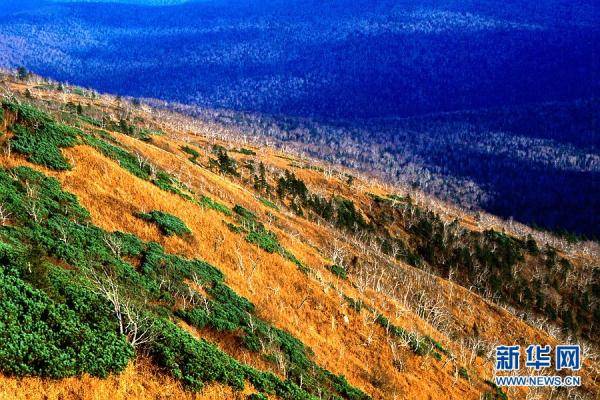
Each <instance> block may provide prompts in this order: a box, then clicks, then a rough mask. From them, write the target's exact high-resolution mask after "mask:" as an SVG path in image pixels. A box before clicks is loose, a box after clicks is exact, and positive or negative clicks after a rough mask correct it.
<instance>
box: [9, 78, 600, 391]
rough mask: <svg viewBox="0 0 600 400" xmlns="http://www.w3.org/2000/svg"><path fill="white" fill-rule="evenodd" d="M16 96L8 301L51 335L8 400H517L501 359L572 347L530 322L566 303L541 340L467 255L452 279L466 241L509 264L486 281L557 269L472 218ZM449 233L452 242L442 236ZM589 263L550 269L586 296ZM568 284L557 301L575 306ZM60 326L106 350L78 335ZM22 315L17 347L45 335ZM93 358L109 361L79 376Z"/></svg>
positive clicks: (191, 133) (147, 114) (89, 100)
mask: <svg viewBox="0 0 600 400" xmlns="http://www.w3.org/2000/svg"><path fill="white" fill-rule="evenodd" d="M4 80H5V81H4V83H3V85H4V87H5V88H6V93H7V94H6V96H5V98H4V99H3V104H2V109H3V118H2V123H1V124H0V126H2V129H3V132H4V135H3V136H2V138H1V140H2V146H3V148H4V151H3V152H2V156H1V159H2V167H3V169H2V174H0V175H2V176H0V178H2V183H3V189H2V216H3V218H2V220H3V223H2V227H1V230H0V238H1V241H2V243H3V246H4V247H3V248H2V257H3V258H2V259H3V265H4V264H6V267H3V268H4V270H3V271H2V274H3V275H2V279H3V281H2V284H3V285H4V286H2V290H4V292H3V293H9V289H10V290H11V292H10V293H14V294H15V296H17V295H18V296H20V297H16V300H14V303H15V304H14V305H13V304H12V303H11V305H10V306H11V307H13V308H16V309H18V310H20V312H21V314H22V315H25V316H28V315H32V316H36V317H37V318H39V319H40V321H41V323H40V324H41V325H42V326H40V324H37V325H35V326H33V327H31V330H32V331H34V332H36V335H37V336H36V337H35V340H39V342H36V341H33V344H34V345H33V346H30V347H29V348H27V346H25V348H16V349H15V348H14V347H10V346H8V345H5V348H2V347H1V346H2V345H0V356H1V357H3V358H2V361H3V362H2V363H1V365H2V366H3V367H2V368H3V372H4V375H3V377H2V378H1V379H0V393H2V394H3V395H4V396H5V397H6V398H13V397H15V396H22V397H23V398H30V397H35V396H40V398H43V397H44V396H47V397H49V398H81V397H83V398H93V397H96V398H148V397H156V398H159V397H168V396H172V397H173V398H180V397H184V396H188V397H195V398H241V399H243V398H246V396H253V397H250V398H254V399H260V398H263V397H260V396H266V397H268V398H290V399H295V398H331V399H333V398H344V399H366V398H369V397H371V398H381V399H392V398H398V399H403V398H407V399H408V398H410V399H420V398H422V399H428V398H434V399H437V398H456V399H463V398H472V399H478V398H481V397H482V396H486V397H485V398H489V399H493V398H504V396H506V394H505V393H504V392H503V391H501V390H500V389H498V388H495V387H493V385H491V384H490V383H489V382H487V381H488V380H489V379H490V378H491V376H492V372H493V366H492V360H493V346H494V345H496V344H499V343H521V344H529V343H549V344H556V343H557V339H555V338H553V337H552V336H550V335H549V334H548V333H547V332H544V331H542V330H541V329H540V327H542V325H541V324H539V323H536V324H531V320H532V318H534V317H536V318H535V321H537V320H539V319H540V318H541V316H542V315H543V313H544V310H545V309H546V308H547V307H543V308H542V309H541V310H540V311H536V313H531V316H530V318H529V319H530V323H527V322H525V321H523V319H521V318H519V317H517V316H515V315H521V313H522V312H523V310H524V309H526V304H525V303H523V302H518V301H511V300H510V299H502V300H500V301H503V302H504V304H511V308H510V309H511V310H513V311H514V313H511V312H509V311H508V310H506V309H504V308H502V307H500V306H499V305H496V304H494V303H493V302H491V301H490V300H488V299H485V298H484V296H485V295H486V291H487V290H491V288H493V280H492V283H489V282H487V281H486V282H483V283H482V284H481V287H473V285H466V284H465V282H467V281H468V280H470V279H473V277H472V276H470V275H468V273H467V272H466V271H465V270H463V268H464V264H466V263H467V261H466V258H463V259H460V260H458V261H455V260H452V259H451V258H450V257H448V259H447V260H446V261H447V262H445V264H446V265H449V266H450V268H449V270H448V271H447V272H446V273H444V271H442V270H441V268H440V267H439V266H438V265H437V264H436V260H438V259H439V258H441V257H447V255H446V252H445V248H446V246H448V247H451V246H452V240H454V239H453V235H459V236H460V238H461V239H460V240H462V242H461V243H462V246H463V247H465V248H468V247H469V246H471V243H472V242H475V241H477V242H478V243H479V244H480V246H481V249H482V251H487V250H486V249H488V247H486V246H489V248H490V249H491V250H489V254H491V255H489V256H486V257H492V258H491V260H492V261H490V262H489V264H488V263H487V261H485V260H484V261H481V260H480V259H479V258H477V257H475V256H474V258H473V261H472V263H473V264H474V268H481V269H482V270H483V271H486V273H487V274H488V275H482V276H481V277H480V279H483V280H486V279H488V278H489V277H491V276H496V275H495V274H498V276H499V277H501V276H502V275H501V274H503V273H505V272H502V270H501V269H502V268H503V264H505V263H506V264H509V266H508V269H509V270H510V272H511V274H513V275H514V276H519V275H518V271H513V270H519V269H520V270H526V271H529V270H532V271H535V270H537V269H538V268H539V266H540V265H547V264H548V260H549V259H550V258H551V256H550V255H548V252H549V250H547V249H545V248H544V247H543V246H542V244H541V243H539V244H536V243H535V240H534V239H533V238H529V239H530V240H527V238H524V239H523V240H521V238H520V237H513V236H510V235H506V234H502V233H500V232H499V231H498V232H492V231H486V232H484V228H482V227H481V225H480V224H479V223H478V222H477V221H474V220H473V219H472V218H471V217H469V216H466V215H462V214H461V213H460V212H458V211H456V210H451V209H448V210H447V212H446V213H443V214H441V215H438V214H434V213H430V212H428V211H426V210H425V209H424V208H423V207H424V206H421V205H419V204H417V203H416V201H415V200H414V199H413V198H411V197H410V196H408V194H407V193H398V192H397V191H395V190H393V189H391V188H385V187H383V186H381V185H379V184H377V183H374V182H372V181H371V182H369V181H366V180H363V179H361V178H360V177H358V176H354V175H352V173H351V172H349V171H345V172H342V171H338V170H336V169H334V168H333V167H331V166H327V165H321V164H319V163H316V162H314V161H310V160H303V159H300V158H298V157H296V156H290V155H286V154H283V153H280V152H277V151H275V150H273V149H270V148H268V147H264V148H258V147H255V146H252V145H250V144H244V143H243V140H242V139H243V138H239V139H240V140H239V141H232V140H227V141H223V140H221V139H219V138H218V137H219V136H222V135H219V133H220V131H219V127H214V126H201V127H198V126H197V125H195V124H193V122H190V121H188V120H185V119H183V118H181V117H179V116H177V115H172V114H163V113H161V112H158V111H156V110H152V109H149V108H147V107H146V106H142V105H135V104H132V103H129V102H128V101H124V100H120V99H115V98H112V97H102V96H97V95H96V94H94V93H92V92H89V91H83V90H81V89H77V88H71V87H60V88H59V87H56V86H54V85H46V84H44V85H42V84H41V83H40V82H33V81H31V82H17V81H14V80H13V79H12V78H9V77H5V78H4ZM202 132H204V134H200V133H202ZM22 167H26V168H22ZM36 171H37V172H36ZM53 179H56V181H54V180H53ZM52 182H57V184H53V183H52ZM69 194H72V195H74V197H72V196H70V195H69ZM413 197H414V194H413ZM438 211H439V210H438ZM455 218H456V222H453V221H454V220H455ZM437 224H442V225H443V226H444V227H445V229H448V230H447V231H443V235H442V237H441V238H440V237H438V235H436V234H435V233H436V230H437V229H441V228H439V227H438V226H437ZM429 225H431V226H430V227H429V228H427V226H429ZM413 227H418V229H413ZM419 229H420V230H421V231H426V230H427V229H431V230H433V231H434V234H433V235H432V236H431V237H429V236H427V235H426V232H425V233H423V232H421V231H419ZM498 229H500V228H499V227H498ZM462 230H464V231H462ZM457 232H458V233H457ZM471 235H472V236H471ZM48 238H51V239H48ZM427 244H429V246H427ZM534 245H535V248H534ZM492 246H493V248H492ZM535 249H537V250H535ZM576 250H577V251H576ZM584 250H588V249H587V248H586V249H574V250H573V251H572V252H570V253H568V254H567V253H564V252H563V251H561V250H556V251H555V252H554V253H553V255H552V257H555V258H556V264H557V265H558V266H562V267H563V268H567V267H565V266H566V265H567V263H568V264H569V266H570V267H569V268H570V269H571V270H572V272H571V273H570V274H571V275H569V276H570V278H569V279H570V280H575V281H577V282H583V280H578V279H579V278H578V276H579V275H583V274H586V273H588V272H587V271H588V270H591V267H590V266H591V265H593V263H594V262H595V261H597V258H595V255H594V254H593V253H592V254H589V252H588V254H587V255H586V254H583V253H584ZM486 254H487V253H486ZM465 257H466V256H465ZM492 264H494V265H495V266H496V268H498V269H500V271H499V272H498V271H496V270H494V269H492ZM30 265H34V268H29V267H28V266H30ZM548 268H550V269H552V268H554V267H548ZM557 268H558V267H557ZM448 278H451V279H448ZM478 279H479V278H478ZM543 279H546V278H545V275H544V277H543ZM556 279H560V277H559V278H556ZM455 282H458V284H457V283H455ZM461 284H462V285H463V286H464V287H463V286H460V285H461ZM578 285H579V283H578ZM587 285H588V286H586V284H585V282H584V283H583V284H582V286H581V288H582V290H581V292H583V293H585V292H586V291H587V290H588V287H590V286H591V285H593V281H592V282H588V283H587ZM563 286H564V287H568V285H566V286H565V285H563ZM15 287H16V288H18V289H19V290H16V289H14V288H15ZM564 287H563V288H560V287H559V288H558V289H553V292H552V296H549V297H548V299H545V300H544V301H545V303H546V304H552V303H551V301H552V298H556V297H557V296H565V297H566V292H565V290H566V289H565V288H564ZM469 289H470V290H472V291H470V290H469ZM507 290H508V288H507V287H504V286H500V287H498V288H496V296H495V298H496V299H497V300H499V297H500V295H502V297H504V296H505V294H506V293H507ZM523 290H524V289H523ZM590 293H592V291H591V290H590ZM32 298H33V299H34V300H35V305H36V308H35V309H33V308H32V306H31V304H32V300H31V299H32ZM573 302H574V303H573V304H574V306H573V308H572V310H573V314H575V315H572V317H571V318H572V321H568V322H569V323H571V326H566V327H565V329H567V332H570V334H572V335H576V336H577V337H590V338H591V339H593V335H592V333H593V331H590V330H591V329H592V326H593V323H592V322H590V321H594V318H595V316H594V315H593V312H594V310H593V307H594V304H596V303H594V299H593V298H592V299H591V304H592V306H591V307H588V309H586V310H583V309H584V307H583V305H582V304H581V305H580V304H579V303H577V300H573ZM86 304H88V305H92V306H93V309H94V313H90V310H89V307H86V306H85V305H86ZM6 307H8V305H6ZM535 307H537V306H536V305H531V306H530V307H529V308H530V309H534V310H535V309H536V308H535ZM7 309H10V308H7ZM39 309H44V310H50V311H47V312H41V313H38V314H36V313H35V312H37V311H36V310H39ZM580 309H582V310H583V311H580ZM55 313H56V315H63V316H64V318H70V319H69V321H71V320H72V322H71V323H72V324H75V325H76V326H80V327H81V329H84V330H85V332H87V335H88V336H85V337H72V336H69V338H70V339H69V340H66V339H65V336H66V335H67V333H69V332H71V331H69V327H68V326H67V325H66V324H60V323H56V322H55V321H54V320H53V319H52V318H50V317H48V315H51V316H52V315H55ZM588 313H589V314H588ZM536 315H537V316H536ZM5 318H6V319H5V321H3V323H5V324H7V326H9V327H10V329H9V330H7V331H8V332H10V333H9V334H7V335H6V336H7V338H6V340H5V342H6V343H7V344H12V343H13V342H14V343H16V342H18V339H19V338H22V337H25V334H26V333H29V331H27V329H30V328H29V325H27V324H21V325H19V324H17V323H16V321H15V320H11V319H10V315H9V317H5ZM25 319H27V318H26V317H25ZM555 319H556V323H557V325H559V326H560V325H562V326H564V325H568V324H565V322H564V321H567V317H566V316H563V315H562V314H561V315H559V316H557V317H556V318H555ZM573 322H574V323H573ZM549 326H553V325H549ZM550 333H553V334H554V335H555V336H557V335H558V333H557V332H555V329H554V328H552V329H550ZM99 336H102V337H103V338H104V339H103V340H107V341H108V340H109V339H106V338H107V337H108V338H110V341H109V342H108V343H104V344H103V345H98V344H96V343H95V342H96V340H97V338H98V337H99ZM84 339H85V340H88V341H90V342H91V344H90V345H86V344H85V343H81V342H80V340H84ZM36 343H49V344H52V345H53V347H50V345H48V349H47V351H45V352H42V351H36V349H35V348H34V347H35V344H36ZM28 345H29V344H28ZM107 348H110V349H111V350H110V352H108V351H107V350H106V349H107ZM592 348H593V347H592ZM73 352H76V353H77V354H87V355H88V357H89V358H91V359H94V358H95V357H99V356H100V355H101V354H102V355H103V357H102V360H103V363H104V364H102V365H98V364H97V363H94V362H90V361H89V360H88V359H87V358H86V359H81V360H80V359H77V361H76V362H75V363H74V364H73V363H71V362H68V361H65V359H68V358H69V357H73V354H74V353H73ZM109 353H110V357H108V355H107V354H109ZM587 356H588V357H587V360H586V361H585V363H586V364H585V365H586V367H585V368H584V369H583V370H582V373H581V374H582V376H583V382H584V389H583V391H581V394H582V395H584V396H588V397H590V398H593V396H594V395H595V394H597V390H598V382H597V381H595V379H597V365H598V364H597V361H596V360H593V359H592V358H590V356H591V354H590V353H588V354H587ZM48 360H51V362H48ZM90 375H91V376H90ZM52 378H54V379H52ZM559 394H560V395H564V396H565V397H566V396H568V395H570V393H567V392H564V393H559ZM525 395H526V393H525V392H520V391H515V392H509V393H508V396H509V397H511V398H513V397H514V398H524V397H525ZM544 395H545V394H544V393H540V396H544ZM542 398H543V397H542Z"/></svg>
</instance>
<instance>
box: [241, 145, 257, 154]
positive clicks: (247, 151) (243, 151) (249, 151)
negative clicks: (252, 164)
mask: <svg viewBox="0 0 600 400" xmlns="http://www.w3.org/2000/svg"><path fill="white" fill-rule="evenodd" d="M238 153H241V154H245V155H247V156H255V155H256V152H255V151H253V150H250V149H246V148H244V147H242V148H241V149H239V150H238Z"/></svg>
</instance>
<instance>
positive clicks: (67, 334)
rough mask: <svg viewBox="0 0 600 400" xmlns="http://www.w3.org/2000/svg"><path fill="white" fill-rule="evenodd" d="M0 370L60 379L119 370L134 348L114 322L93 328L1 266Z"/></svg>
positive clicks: (101, 375)
mask: <svg viewBox="0 0 600 400" xmlns="http://www.w3.org/2000/svg"><path fill="white" fill-rule="evenodd" d="M0 299H1V301H0V370H2V372H3V373H6V374H10V375H19V376H24V375H39V376H48V377H52V378H65V377H68V376H75V375H79V374H81V373H83V372H87V373H89V374H91V375H95V376H100V377H105V376H107V375H108V374H110V373H113V372H119V371H122V370H123V369H124V368H125V366H126V365H127V363H128V362H129V360H130V359H131V358H132V357H133V354H134V352H133V349H132V348H131V346H130V345H129V344H128V343H127V341H126V340H125V338H124V337H123V336H119V335H117V334H116V326H115V325H114V323H113V324H109V325H103V326H98V325H96V326H94V325H90V324H88V323H86V322H85V321H84V320H82V319H81V315H80V314H79V313H76V312H75V311H73V310H71V309H69V308H68V307H67V306H65V305H62V304H56V303H54V302H53V301H52V300H50V299H49V298H48V296H47V295H46V294H45V293H43V292H42V291H40V290H37V289H34V288H32V287H31V286H30V285H28V284H27V283H25V282H24V281H23V280H21V279H20V278H18V277H17V276H14V275H12V274H10V273H9V272H7V271H6V270H5V269H4V268H3V267H0Z"/></svg>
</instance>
